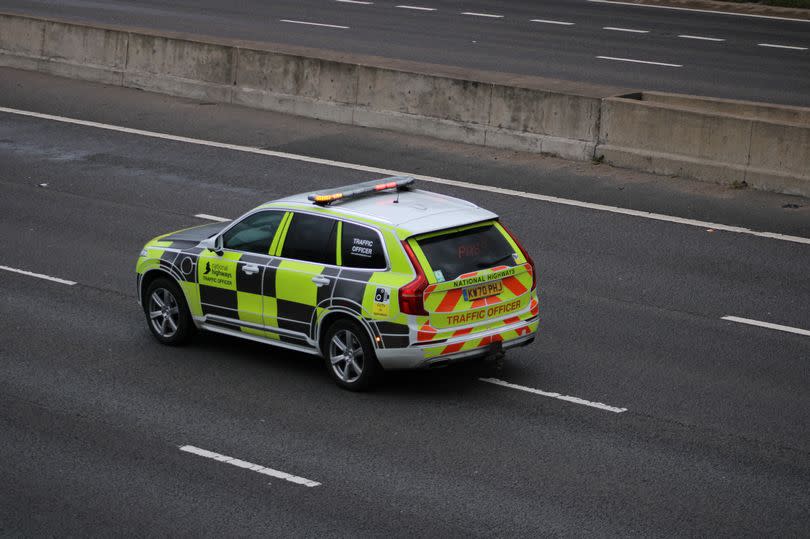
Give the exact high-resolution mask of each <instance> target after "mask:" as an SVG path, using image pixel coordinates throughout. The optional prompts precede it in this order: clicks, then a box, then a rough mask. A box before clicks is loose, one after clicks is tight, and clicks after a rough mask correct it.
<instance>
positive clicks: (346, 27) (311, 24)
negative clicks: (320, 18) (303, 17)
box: [281, 19, 349, 30]
mask: <svg viewBox="0 0 810 539" xmlns="http://www.w3.org/2000/svg"><path fill="white" fill-rule="evenodd" d="M281 22H290V23H292V24H306V25H308V26H323V27H326V28H340V29H341V30H348V29H349V27H348V26H340V25H339V24H323V23H320V22H307V21H293V20H290V19H281Z"/></svg>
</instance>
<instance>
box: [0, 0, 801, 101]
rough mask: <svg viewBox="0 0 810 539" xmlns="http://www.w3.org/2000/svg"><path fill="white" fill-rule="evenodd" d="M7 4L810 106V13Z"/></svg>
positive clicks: (568, 3) (155, 1)
mask: <svg viewBox="0 0 810 539" xmlns="http://www.w3.org/2000/svg"><path fill="white" fill-rule="evenodd" d="M415 8H421V9H415ZM0 10H4V11H12V12H17V13H27V14H34V15H40V16H56V17H66V18H69V19H73V20H79V21H90V22H100V23H107V24H119V25H136V26H139V27H143V28H148V29H158V30H171V31H179V32H188V33H192V34H203V35H211V36H216V37H226V38H235V39H244V40H252V41H258V42H264V43H281V44H289V45H298V46H306V47H316V48H322V49H329V50H331V51H341V52H348V53H355V54H365V55H376V56H381V57H385V58H396V59H405V60H415V61H420V62H430V63H434V64H443V65H450V66H460V67H464V68H470V69H473V70H481V69H483V70H489V71H501V72H507V73H517V74H521V75H538V76H543V77H549V78H554V79H564V80H572V81H580V82H587V83H595V84H601V85H608V86H610V87H617V88H628V89H632V90H660V91H670V92H677V93H688V94H696V95H707V96H712V97H724V98H733V99H745V100H754V101H767V102H772V103H781V104H789V105H800V106H810V20H805V21H801V20H799V21H797V20H781V19H767V18H756V17H746V16H739V15H730V14H717V13H702V12H694V11H682V10H669V9H660V8H651V7H645V6H638V5H622V4H621V3H611V2H603V1H601V0H599V1H596V2H595V1H588V0H549V1H543V2H527V1H525V0H508V1H504V0H476V1H462V2H458V1H448V0H419V1H408V2H403V3H397V2H390V1H373V2H372V1H346V0H276V1H273V2H264V1H260V0H243V1H241V2H231V3H223V2H219V1H216V0H193V1H191V0H182V1H176V0H109V1H105V2H95V1H87V0H58V1H56V0H0Z"/></svg>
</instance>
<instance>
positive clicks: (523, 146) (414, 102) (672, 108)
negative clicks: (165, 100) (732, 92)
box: [0, 13, 810, 196]
mask: <svg viewBox="0 0 810 539" xmlns="http://www.w3.org/2000/svg"><path fill="white" fill-rule="evenodd" d="M0 66H6V67H14V68H21V69H28V70H35V71H41V72H45V73H51V74H56V75H60V76H64V77H71V78H77V79H83V80H91V81H96V82H103V83H107V84H114V85H119V86H126V87H132V88H140V89H144V90H149V91H154V92H161V93H165V94H170V95H176V96H181V97H189V98H193V99H200V100H206V101H215V102H222V103H234V104H239V105H244V106H248V107H254V108H259V109H265V110H272V111H277V112H283V113H288V114H295V115H299V116H307V117H311V118H318V119H323V120H329V121H333V122H340V123H344V124H351V125H359V126H365V127H375V128H382V129H390V130H394V131H399V132H405V133H411V134H418V135H425V136H429V137H433V138H439V139H445V140H451V141H458V142H465V143H471V144H478V145H482V146H490V147H496V148H505V149H512V150H518V151H528V152H536V153H544V154H550V155H555V156H559V157H564V158H567V159H575V160H580V161H589V160H591V159H593V158H594V157H597V158H600V157H603V158H604V159H605V160H606V161H607V162H608V163H610V164H612V165H616V166H621V167H628V168H634V169H639V170H643V171H647V172H654V173H658V174H666V175H676V176H683V177H689V178H694V179H698V180H703V181H710V182H717V183H728V184H739V185H745V184H747V185H750V186H752V187H755V188H758V189H767V190H772V191H778V192H783V193H791V194H801V195H804V196H810V178H809V177H808V175H809V174H810V173H808V163H810V155H808V152H810V109H803V108H799V107H780V106H772V105H765V104H757V103H744V102H739V101H730V100H720V99H709V98H699V97H693V96H683V95H674V94H663V93H652V92H651V93H643V94H641V93H637V94H629V93H628V92H629V91H628V90H626V89H620V88H611V87H604V86H594V85H588V84H579V83H573V82H566V81H559V80H552V79H544V78H540V77H530V76H519V75H513V74H504V73H494V72H486V71H476V70H469V69H464V68H457V67H448V66H436V65H432V64H425V63H418V62H408V61H403V60H393V59H386V58H378V57H373V56H359V55H349V54H343V53H338V52H335V51H327V50H319V49H309V48H304V47H293V46H289V45H269V44H266V43H253V42H246V41H235V40H223V39H218V38H211V37H205V36H193V35H187V34H180V33H174V32H157V31H154V30H147V29H138V28H129V27H116V26H110V25H108V26H103V27H101V26H98V25H93V26H91V25H86V24H79V23H75V22H70V21H66V20H58V19H53V18H48V19H44V18H35V17H29V16H22V15H15V14H8V13H5V14H3V13H0ZM617 95H618V96H623V97H614V96H617Z"/></svg>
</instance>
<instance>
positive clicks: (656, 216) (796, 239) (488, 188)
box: [0, 107, 810, 245]
mask: <svg viewBox="0 0 810 539" xmlns="http://www.w3.org/2000/svg"><path fill="white" fill-rule="evenodd" d="M0 112H5V113H8V114H16V115H18V116H27V117H30V118H39V119H42V120H50V121H54V122H62V123H66V124H72V125H82V126H85V127H93V128H96V129H104V130H106V131H114V132H117V133H126V134H129V135H139V136H142V137H150V138H156V139H161V140H171V141H174V142H182V143H185V144H197V145H200V146H208V147H211V148H219V149H223V150H231V151H235V152H244V153H250V154H256V155H265V156H268V157H276V158H279V159H289V160H291V161H301V162H304V163H313V164H317V165H324V166H328V167H335V168H343V169H348V170H357V171H360V172H368V173H370V174H379V175H384V176H411V177H412V178H414V179H416V180H420V181H423V182H428V183H436V184H440V185H448V186H451V187H459V188H463V189H471V190H474V191H483V192H485V193H495V194H499V195H505V196H513V197H519V198H526V199H529V200H538V201H540V202H548V203H551V204H562V205H564V206H573V207H576V208H586V209H589V210H595V211H604V212H609V213H617V214H620V215H629V216H632V217H641V218H643V219H653V220H655V221H665V222H668V223H678V224H681V225H688V226H694V227H700V228H711V229H714V230H719V231H723V232H733V233H736V234H746V235H749V236H756V237H760V238H768V239H773V240H780V241H789V242H793V243H801V244H805V245H810V238H803V237H801V236H790V235H787V234H777V233H775V232H759V231H756V230H751V229H750V228H743V227H739V226H730V225H724V224H720V223H712V222H709V221H698V220H696V219H687V218H684V217H676V216H673V215H665V214H662V213H651V212H646V211H641V210H631V209H627V208H618V207H616V206H607V205H605V204H596V203H593V202H583V201H581V200H572V199H569V198H560V197H554V196H549V195H541V194H538V193H530V192H527V191H518V190H515V189H507V188H505V187H496V186H494V185H485V184H477V183H470V182H463V181H459V180H449V179H445V178H437V177H435V176H425V175H422V174H413V173H410V172H403V171H399V170H391V169H387V168H379V167H370V166H366V165H357V164H354V163H346V162H343V161H332V160H330V159H322V158H320V157H309V156H307V155H298V154H294V153H287V152H278V151H274V150H265V149H263V148H255V147H252V146H240V145H238V144H228V143H225V142H215V141H211V140H202V139H196V138H191V137H183V136H179V135H170V134H167V133H156V132H154V131H145V130H143V129H133V128H131V127H122V126H118V125H111V124H104V123H99V122H91V121H88V120H78V119H75V118H67V117H64V116H55V115H53V114H44V113H41V112H31V111H27V110H19V109H12V108H8V107H0Z"/></svg>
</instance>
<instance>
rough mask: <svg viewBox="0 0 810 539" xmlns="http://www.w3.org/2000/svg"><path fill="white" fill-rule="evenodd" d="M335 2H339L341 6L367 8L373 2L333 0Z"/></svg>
mask: <svg viewBox="0 0 810 539" xmlns="http://www.w3.org/2000/svg"><path fill="white" fill-rule="evenodd" d="M335 2H340V3H341V4H361V5H363V6H369V5H371V4H373V3H374V2H362V1H361V0H335Z"/></svg>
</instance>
